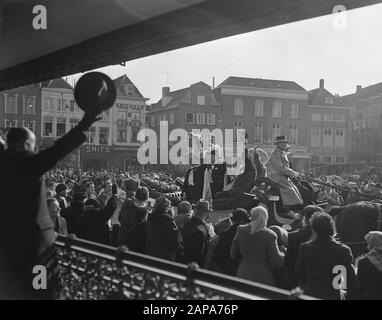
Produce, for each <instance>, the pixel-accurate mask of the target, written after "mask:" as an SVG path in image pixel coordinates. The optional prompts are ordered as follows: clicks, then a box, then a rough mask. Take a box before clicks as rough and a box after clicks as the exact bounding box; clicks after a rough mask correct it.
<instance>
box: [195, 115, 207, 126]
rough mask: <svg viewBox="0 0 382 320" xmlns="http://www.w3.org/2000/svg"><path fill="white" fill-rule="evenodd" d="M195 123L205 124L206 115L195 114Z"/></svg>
mask: <svg viewBox="0 0 382 320" xmlns="http://www.w3.org/2000/svg"><path fill="white" fill-rule="evenodd" d="M196 123H197V124H206V114H205V113H197V114H196Z"/></svg>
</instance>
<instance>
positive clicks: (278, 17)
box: [0, 0, 381, 90]
mask: <svg viewBox="0 0 382 320" xmlns="http://www.w3.org/2000/svg"><path fill="white" fill-rule="evenodd" d="M340 2H341V3H340V4H341V5H343V6H345V7H346V9H347V10H350V9H354V8H359V7H363V6H367V5H372V4H376V3H380V2H381V0H342V1H340ZM338 4H339V3H338V1H336V0H320V1H318V0H23V1H20V0H3V1H1V0H0V8H1V16H0V22H1V29H0V90H4V89H9V88H13V87H18V86H22V85H26V84H30V83H35V82H39V81H44V80H48V79H52V78H57V77H60V76H65V75H69V74H74V73H78V72H84V71H87V70H91V69H95V68H100V67H104V66H108V65H111V64H119V63H121V62H124V61H130V60H133V59H137V58H141V57H145V56H149V55H153V54H156V53H160V52H165V51H169V50H173V49H178V48H182V47H185V46H190V45H195V44H198V43H202V42H206V41H210V40H215V39H219V38H223V37H227V36H232V35H235V34H240V33H245V32H249V31H253V30H259V29H263V28H267V27H271V26H276V25H280V24H285V23H290V22H294V21H299V20H303V19H309V18H313V17H318V16H322V15H327V14H331V13H332V12H333V8H334V7H335V6H336V5H338ZM35 5H44V6H45V7H46V9H47V26H48V29H47V30H34V29H33V27H32V20H33V17H34V16H35V15H34V14H33V13H32V8H33V7H34V6H35Z"/></svg>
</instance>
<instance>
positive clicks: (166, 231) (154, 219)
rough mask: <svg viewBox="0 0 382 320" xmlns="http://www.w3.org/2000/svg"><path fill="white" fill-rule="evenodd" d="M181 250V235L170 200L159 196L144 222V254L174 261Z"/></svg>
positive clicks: (180, 253)
mask: <svg viewBox="0 0 382 320" xmlns="http://www.w3.org/2000/svg"><path fill="white" fill-rule="evenodd" d="M182 251H183V246H182V236H181V233H180V231H179V229H178V227H177V225H176V223H175V220H174V217H173V212H172V209H171V202H170V201H169V200H168V199H166V198H165V197H159V198H158V199H156V200H155V205H154V211H153V212H152V213H151V214H150V215H149V217H148V219H147V222H146V254H148V255H151V256H154V257H158V258H162V259H166V260H171V261H175V259H176V257H177V256H181V255H182Z"/></svg>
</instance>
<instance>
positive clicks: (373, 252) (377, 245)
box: [365, 231, 382, 272]
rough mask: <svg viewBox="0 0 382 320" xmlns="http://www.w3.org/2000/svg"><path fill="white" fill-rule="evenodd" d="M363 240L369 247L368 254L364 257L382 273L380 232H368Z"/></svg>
mask: <svg viewBox="0 0 382 320" xmlns="http://www.w3.org/2000/svg"><path fill="white" fill-rule="evenodd" d="M365 240H366V241H367V243H368V245H369V249H370V251H369V253H367V254H366V257H367V258H368V259H369V260H370V262H371V263H372V264H373V265H374V266H375V267H376V268H377V269H378V270H379V271H381V272H382V232H381V231H370V232H369V233H368V234H367V235H366V237H365Z"/></svg>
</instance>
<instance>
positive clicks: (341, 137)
mask: <svg viewBox="0 0 382 320" xmlns="http://www.w3.org/2000/svg"><path fill="white" fill-rule="evenodd" d="M334 146H335V147H336V148H345V132H344V129H336V135H335V138H334Z"/></svg>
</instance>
